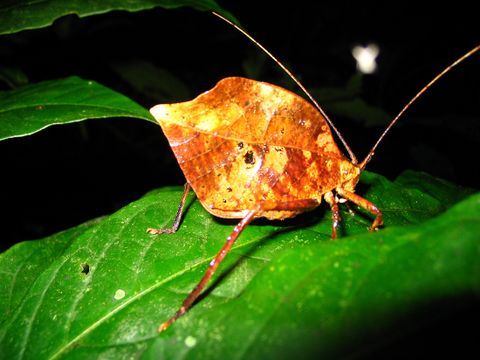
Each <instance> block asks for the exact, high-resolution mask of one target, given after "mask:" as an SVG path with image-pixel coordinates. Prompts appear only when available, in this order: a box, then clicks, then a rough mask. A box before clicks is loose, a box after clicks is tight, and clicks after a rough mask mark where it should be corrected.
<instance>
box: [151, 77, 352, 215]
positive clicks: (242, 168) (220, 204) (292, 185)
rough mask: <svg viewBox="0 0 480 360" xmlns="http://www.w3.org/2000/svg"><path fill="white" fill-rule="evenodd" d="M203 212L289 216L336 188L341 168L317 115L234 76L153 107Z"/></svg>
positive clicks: (300, 102)
mask: <svg viewBox="0 0 480 360" xmlns="http://www.w3.org/2000/svg"><path fill="white" fill-rule="evenodd" d="M151 112H152V114H153V116H154V117H155V118H156V120H157V121H158V122H159V124H160V126H161V127H162V130H163V132H164V133H165V135H166V137H167V139H168V141H169V143H170V146H171V147H172V150H173V151H174V153H175V156H176V158H177V160H178V162H179V164H180V167H181V168H182V171H183V173H184V175H185V177H186V179H187V181H188V182H189V183H190V184H191V186H192V188H193V189H194V191H195V193H196V194H197V197H198V198H199V200H200V201H201V202H202V204H203V206H204V207H205V208H206V209H207V210H208V211H209V212H211V213H212V214H214V215H216V216H219V217H224V218H242V217H244V216H245V214H246V213H247V212H248V211H249V210H252V209H253V208H255V206H259V207H260V209H261V211H260V212H259V215H258V216H265V217H268V218H271V219H277V218H286V217H291V216H294V215H296V214H298V213H300V212H303V211H305V210H306V209H309V208H312V207H315V206H317V205H318V204H319V203H320V201H321V197H322V195H323V194H324V193H325V192H326V191H329V190H331V189H333V188H335V186H336V185H338V176H339V172H340V164H341V163H342V162H345V161H346V160H345V159H344V157H343V155H342V154H341V152H340V151H339V149H338V147H337V146H336V144H335V142H334V140H333V138H332V134H331V132H330V128H329V127H328V125H327V123H326V121H325V119H324V118H323V117H322V115H321V114H320V113H319V112H318V111H317V110H316V109H315V108H314V107H313V106H312V105H311V104H310V103H308V102H307V101H305V100H304V99H302V98H301V97H299V96H297V95H295V94H293V93H291V92H289V91H287V90H285V89H282V88H280V87H277V86H274V85H271V84H267V83H263V82H258V81H254V80H249V79H245V78H239V77H232V78H225V79H223V80H221V81H220V82H219V83H218V84H217V85H216V86H215V87H214V88H213V89H212V90H210V91H207V92H205V93H203V94H202V95H200V96H198V97H197V98H196V99H194V100H192V101H188V102H184V103H178V104H168V105H157V106H155V107H153V108H152V109H151Z"/></svg>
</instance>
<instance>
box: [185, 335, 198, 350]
mask: <svg viewBox="0 0 480 360" xmlns="http://www.w3.org/2000/svg"><path fill="white" fill-rule="evenodd" d="M184 343H185V345H186V346H187V347H189V348H192V347H194V346H195V345H197V338H195V337H193V336H190V335H189V336H187V337H186V338H185V341H184Z"/></svg>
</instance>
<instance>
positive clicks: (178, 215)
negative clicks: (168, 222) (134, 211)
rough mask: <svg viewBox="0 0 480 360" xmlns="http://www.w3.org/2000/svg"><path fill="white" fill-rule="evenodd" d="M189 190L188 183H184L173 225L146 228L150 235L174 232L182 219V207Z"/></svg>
mask: <svg viewBox="0 0 480 360" xmlns="http://www.w3.org/2000/svg"><path fill="white" fill-rule="evenodd" d="M189 192H190V184H189V183H185V185H184V187H183V195H182V200H180V204H179V205H178V210H177V213H176V214H175V219H174V220H173V225H172V226H171V227H168V228H162V229H154V228H148V229H147V232H148V233H149V234H152V235H157V234H173V233H174V232H176V231H177V230H178V226H179V225H180V221H181V219H182V213H183V208H184V207H185V201H186V200H187V196H188V193H189Z"/></svg>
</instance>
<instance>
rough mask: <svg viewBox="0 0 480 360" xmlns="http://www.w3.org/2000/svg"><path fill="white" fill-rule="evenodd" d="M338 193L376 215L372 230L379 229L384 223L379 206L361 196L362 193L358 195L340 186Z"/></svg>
mask: <svg viewBox="0 0 480 360" xmlns="http://www.w3.org/2000/svg"><path fill="white" fill-rule="evenodd" d="M337 193H338V194H339V195H340V196H342V197H344V198H345V199H347V200H350V201H351V202H353V203H354V204H357V205H358V206H361V207H363V208H364V209H366V210H368V211H369V212H370V213H371V214H373V215H375V220H373V223H372V225H371V226H370V231H374V230H377V228H379V227H380V226H382V225H383V220H382V212H381V211H380V209H379V208H377V207H376V206H375V204H373V203H371V202H370V201H368V200H367V199H365V198H363V197H361V196H360V195H357V194H355V193H353V192H350V191H348V190H344V189H341V188H338V189H337Z"/></svg>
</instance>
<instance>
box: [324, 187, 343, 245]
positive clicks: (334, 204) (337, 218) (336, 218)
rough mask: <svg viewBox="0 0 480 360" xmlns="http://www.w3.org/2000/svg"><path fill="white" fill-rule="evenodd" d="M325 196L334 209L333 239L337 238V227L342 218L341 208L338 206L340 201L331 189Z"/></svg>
mask: <svg viewBox="0 0 480 360" xmlns="http://www.w3.org/2000/svg"><path fill="white" fill-rule="evenodd" d="M323 198H324V199H325V201H326V202H327V203H328V205H330V208H331V209H332V239H336V238H337V228H338V225H340V221H341V220H342V219H341V217H340V210H339V208H338V202H337V199H336V198H335V195H333V193H332V192H331V191H329V192H327V193H326V194H325V195H324V196H323Z"/></svg>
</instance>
